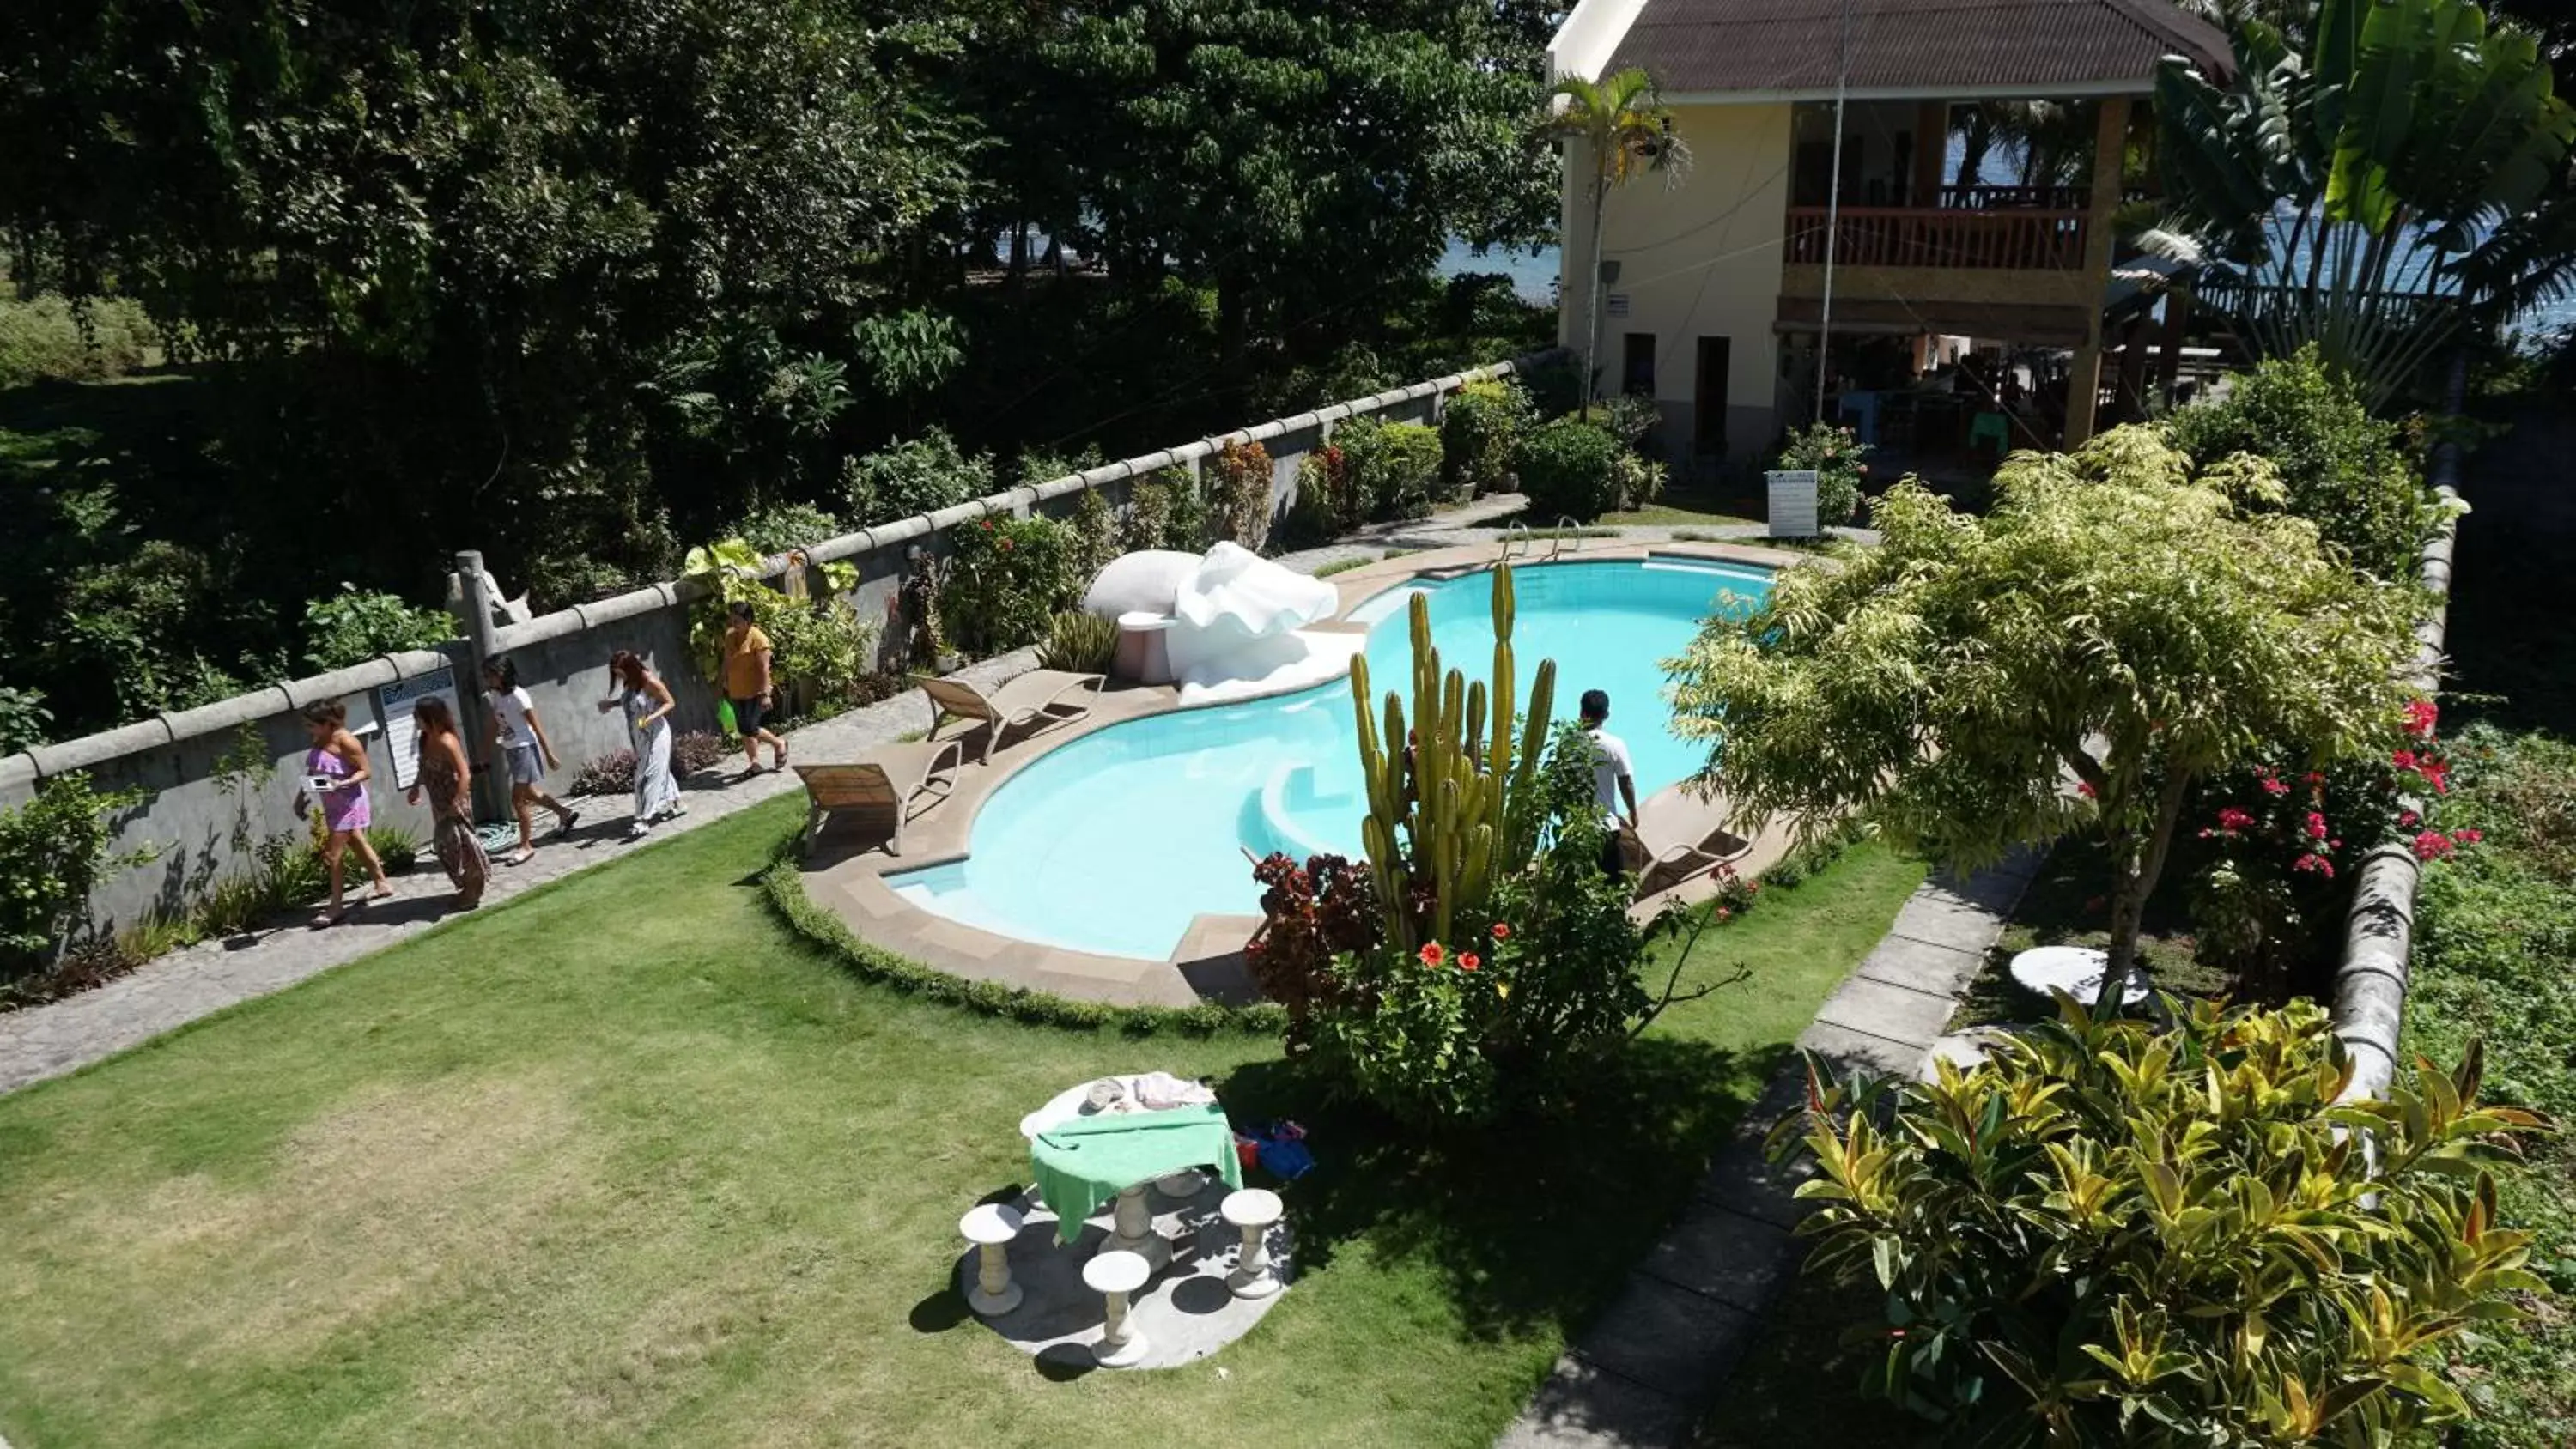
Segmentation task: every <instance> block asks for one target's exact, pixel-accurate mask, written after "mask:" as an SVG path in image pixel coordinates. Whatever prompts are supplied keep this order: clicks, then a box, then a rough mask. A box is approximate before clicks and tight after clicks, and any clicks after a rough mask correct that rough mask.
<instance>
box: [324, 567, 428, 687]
mask: <svg viewBox="0 0 2576 1449" xmlns="http://www.w3.org/2000/svg"><path fill="white" fill-rule="evenodd" d="M456 636H457V629H456V618H455V616H454V615H452V614H450V613H448V612H447V611H446V610H445V609H416V608H413V607H412V606H411V605H409V604H406V603H404V602H403V601H402V596H401V595H400V594H386V593H374V592H361V591H360V590H358V589H355V588H352V587H351V586H349V585H347V584H342V585H341V586H340V592H338V593H336V594H333V595H332V596H331V597H329V598H327V599H315V600H313V601H312V602H310V603H308V604H306V605H305V606H304V662H305V663H306V664H309V665H311V666H312V667H313V668H314V669H316V670H325V669H346V668H347V667H349V666H350V665H352V664H359V663H363V662H365V661H367V660H369V659H373V658H375V657H376V656H377V655H379V654H399V653H401V652H403V651H404V650H407V649H435V648H437V647H438V646H439V645H441V644H444V643H446V642H447V641H448V640H450V639H453V638H455V637H456Z"/></svg>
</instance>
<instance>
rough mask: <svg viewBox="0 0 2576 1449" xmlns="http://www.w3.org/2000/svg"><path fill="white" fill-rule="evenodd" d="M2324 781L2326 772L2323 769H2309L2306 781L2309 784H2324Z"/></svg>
mask: <svg viewBox="0 0 2576 1449" xmlns="http://www.w3.org/2000/svg"><path fill="white" fill-rule="evenodd" d="M2325 782H2326V772H2325V771H2323V770H2310V771H2309V772H2308V783H2309V784H2311V785H2322V784H2324V783H2325Z"/></svg>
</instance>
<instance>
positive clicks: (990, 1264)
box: [957, 1203, 1021, 1318]
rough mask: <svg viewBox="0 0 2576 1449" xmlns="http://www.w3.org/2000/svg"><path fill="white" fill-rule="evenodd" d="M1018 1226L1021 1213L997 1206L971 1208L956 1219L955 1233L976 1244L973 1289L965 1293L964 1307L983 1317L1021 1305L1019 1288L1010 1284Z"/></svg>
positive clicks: (1001, 1312)
mask: <svg viewBox="0 0 2576 1449" xmlns="http://www.w3.org/2000/svg"><path fill="white" fill-rule="evenodd" d="M1020 1223H1021V1217H1020V1210H1019V1209H1018V1208H1014V1207H1004V1206H1002V1205H1001V1204H1000V1203H986V1204H984V1205H983V1206H981V1207H977V1208H970V1209H968V1210H967V1213H966V1216H964V1217H962V1218H959V1219H958V1220H957V1231H959V1232H961V1233H964V1234H965V1235H966V1241H968V1242H970V1243H973V1244H974V1245H975V1270H976V1271H975V1286H974V1287H972V1288H969V1289H967V1290H966V1306H967V1307H969V1308H972V1309H974V1310H975V1311H976V1312H977V1313H980V1314H982V1315H984V1316H985V1317H986V1318H999V1317H1001V1316H1002V1315H1003V1314H1005V1313H1008V1312H1010V1311H1011V1310H1012V1309H1014V1308H1017V1307H1019V1306H1020V1297H1021V1294H1020V1285H1019V1284H1017V1283H1014V1282H1012V1281H1011V1255H1010V1247H1011V1240H1012V1239H1014V1238H1017V1237H1018V1236H1019V1235H1020Z"/></svg>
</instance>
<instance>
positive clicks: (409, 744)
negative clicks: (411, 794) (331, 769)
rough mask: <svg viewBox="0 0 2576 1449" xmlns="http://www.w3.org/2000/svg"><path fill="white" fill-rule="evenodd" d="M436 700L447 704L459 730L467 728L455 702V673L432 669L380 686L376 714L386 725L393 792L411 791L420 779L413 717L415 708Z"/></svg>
mask: <svg viewBox="0 0 2576 1449" xmlns="http://www.w3.org/2000/svg"><path fill="white" fill-rule="evenodd" d="M432 697H436V698H439V699H443V700H446V701H447V714H448V717H449V718H451V719H453V720H455V721H456V727H457V728H458V729H463V728H464V727H465V713H464V710H463V708H462V707H461V706H460V705H459V704H458V703H457V699H456V671H455V670H454V669H433V670H431V671H430V672H429V673H427V674H424V675H422V676H420V677H419V678H417V679H406V680H403V681H401V682H400V683H396V684H387V685H381V686H379V687H378V688H377V690H376V713H377V715H378V716H380V717H381V718H382V719H383V720H384V722H385V749H386V751H387V752H388V753H389V754H390V755H391V756H392V762H393V767H394V788H395V789H397V790H408V789H410V788H411V787H412V784H413V782H414V781H417V780H418V779H419V778H420V726H419V725H418V724H417V723H415V722H414V721H413V719H412V717H411V709H412V706H413V705H416V704H418V703H420V702H421V701H422V700H424V699H428V698H432Z"/></svg>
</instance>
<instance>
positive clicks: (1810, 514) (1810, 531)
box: [1762, 468, 1816, 538]
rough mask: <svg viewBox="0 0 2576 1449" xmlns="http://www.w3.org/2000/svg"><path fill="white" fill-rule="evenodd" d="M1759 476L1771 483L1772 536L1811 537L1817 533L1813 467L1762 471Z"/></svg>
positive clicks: (1814, 472)
mask: <svg viewBox="0 0 2576 1449" xmlns="http://www.w3.org/2000/svg"><path fill="white" fill-rule="evenodd" d="M1762 478H1763V481H1765V482H1766V483H1768V484H1770V485H1771V536H1772V537H1773V538H1814V537H1815V536H1816V470H1815V469H1813V468H1799V469H1795V470H1792V471H1789V472H1782V473H1765V474H1763V475H1762Z"/></svg>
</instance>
